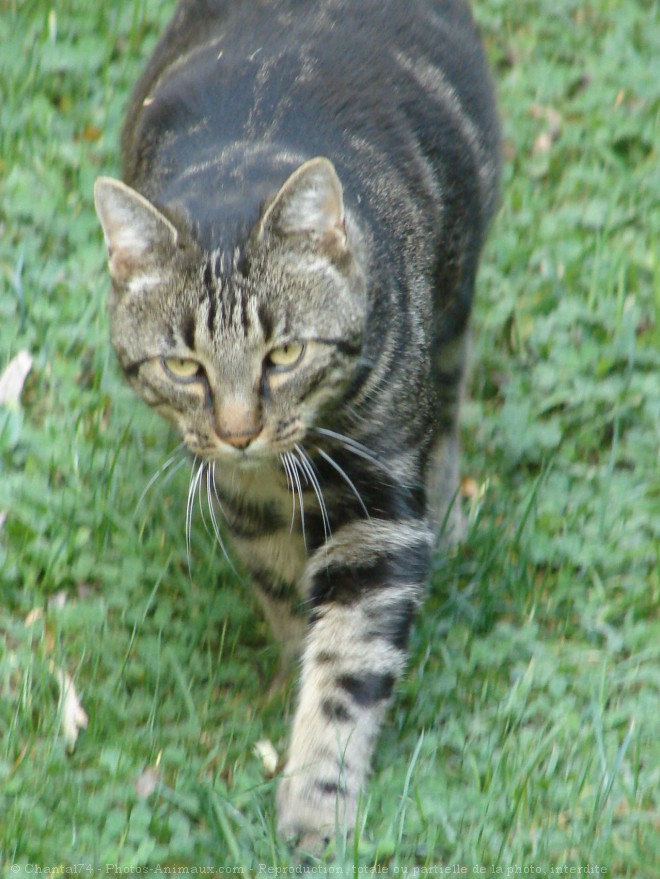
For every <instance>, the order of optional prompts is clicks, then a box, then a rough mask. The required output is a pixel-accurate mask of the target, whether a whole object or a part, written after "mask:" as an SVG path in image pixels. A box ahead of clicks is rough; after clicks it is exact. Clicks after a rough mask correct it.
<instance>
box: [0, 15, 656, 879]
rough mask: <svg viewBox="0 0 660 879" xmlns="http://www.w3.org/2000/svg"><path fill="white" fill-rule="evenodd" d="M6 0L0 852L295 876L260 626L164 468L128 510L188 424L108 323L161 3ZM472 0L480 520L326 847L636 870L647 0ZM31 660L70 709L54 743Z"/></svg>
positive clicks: (0, 38) (648, 213) (650, 762)
mask: <svg viewBox="0 0 660 879" xmlns="http://www.w3.org/2000/svg"><path fill="white" fill-rule="evenodd" d="M0 6H1V8H2V16H0V43H1V44H2V46H3V51H2V53H0V144H1V148H0V372H1V371H2V369H4V367H5V366H6V363H7V362H8V361H9V359H10V358H11V357H13V356H14V355H16V354H17V353H18V351H19V350H21V349H23V348H25V349H27V350H29V352H30V353H31V355H32V357H33V358H34V365H33V369H32V372H31V374H30V376H29V377H28V380H27V383H26V385H25V388H24V390H23V394H22V397H21V402H20V405H16V406H10V407H3V408H0V513H2V514H6V515H3V516H2V517H1V518H2V519H3V522H4V523H3V525H2V527H1V529H0V632H1V633H2V641H1V644H0V869H1V870H2V871H3V873H6V874H7V875H28V874H30V873H34V872H35V865H36V866H38V867H39V868H40V869H42V870H43V869H46V868H47V869H48V870H50V872H51V873H53V872H56V871H58V870H59V872H60V873H65V872H67V871H68V872H69V873H71V872H73V871H74V869H77V871H78V872H87V873H88V874H91V873H106V874H108V873H110V874H112V873H114V874H116V873H117V872H118V871H120V870H121V871H124V872H131V871H132V872H138V871H143V872H144V871H147V870H151V871H160V872H165V871H166V870H169V871H170V872H174V871H176V870H181V869H184V868H187V869H192V868H194V867H196V868H197V869H198V870H200V869H201V868H210V867H215V868H216V871H219V870H220V869H221V868H222V869H224V870H227V871H229V870H230V869H236V870H238V869H241V870H244V871H245V872H250V873H251V874H254V875H267V870H268V869H272V870H274V869H275V868H280V869H282V870H287V869H290V870H293V869H295V867H294V865H295V863H296V860H295V857H294V856H292V855H291V854H289V853H288V852H287V851H286V850H285V848H284V846H283V845H282V844H281V842H280V841H279V840H278V839H277V837H276V835H275V832H274V827H273V823H274V801H273V794H274V787H275V783H276V781H274V780H272V779H270V778H269V777H268V776H267V775H266V773H265V772H264V769H263V766H262V763H261V761H260V759H258V757H257V756H256V755H255V754H254V751H253V749H254V745H255V743H256V742H257V741H259V740H261V739H265V738H268V739H270V740H271V741H272V742H273V743H274V744H275V746H276V748H277V749H278V750H279V752H280V753H282V751H283V749H284V747H285V744H286V735H287V722H288V720H289V719H290V715H291V710H292V698H293V696H292V687H291V686H289V688H288V689H287V690H285V691H284V692H283V693H282V694H280V695H278V696H275V697H270V696H269V695H268V684H269V681H270V679H271V677H272V674H273V669H274V668H275V667H276V662H277V654H276V650H275V648H274V646H273V644H272V642H271V640H270V638H269V635H268V632H267V630H266V626H265V624H264V622H263V621H262V620H261V618H260V617H259V615H258V614H257V613H256V612H255V608H254V606H253V604H252V601H251V599H250V598H249V597H248V596H249V593H248V592H247V591H246V590H245V587H244V584H242V583H241V582H240V581H238V580H237V579H236V578H235V577H234V576H233V575H232V574H231V572H230V571H229V570H228V569H227V567H226V565H225V564H224V563H223V562H222V561H221V558H220V553H219V551H218V549H217V547H215V546H214V543H213V541H212V540H210V539H209V538H208V536H207V535H206V533H205V531H204V528H203V525H202V523H201V522H200V521H199V520H198V521H196V523H195V528H194V537H193V546H192V577H191V576H189V574H188V569H187V563H186V548H185V539H184V535H183V530H184V528H183V520H184V508H185V497H186V480H187V477H186V473H185V472H178V473H176V474H175V475H174V477H173V478H172V479H171V480H170V481H169V482H167V481H166V480H165V479H161V480H160V481H158V482H157V483H156V485H155V486H154V487H153V488H152V489H151V490H150V492H149V493H148V494H147V496H146V498H145V499H144V501H143V502H142V503H141V504H140V503H139V501H140V496H141V494H142V492H143V490H144V487H145V486H146V485H147V483H148V481H149V479H150V477H151V476H152V474H153V473H154V472H155V471H156V469H157V468H158V467H159V466H160V465H161V463H162V462H163V461H164V460H166V459H167V457H168V455H169V454H170V453H171V450H172V448H173V447H174V445H175V443H176V440H175V439H174V438H173V437H172V436H171V435H168V433H167V432H166V430H164V428H163V426H162V424H161V423H160V421H159V420H158V419H157V418H156V417H155V416H152V415H151V414H150V413H149V412H147V411H145V410H144V409H143V408H141V407H140V406H139V405H138V404H137V402H136V401H134V399H133V398H132V394H131V393H130V392H129V391H128V389H127V388H126V387H125V386H124V385H123V383H122V381H121V379H120V377H119V374H118V370H117V367H116V365H115V363H114V360H113V357H112V355H111V352H110V348H109V343H108V327H107V316H106V312H105V298H106V295H107V286H108V282H107V279H106V275H105V268H104V254H103V248H102V242H101V235H100V232H99V230H98V227H97V222H96V219H95V216H94V214H93V208H92V196H91V193H92V185H93V181H94V178H95V177H96V176H97V175H98V174H100V173H113V172H116V170H117V161H118V149H117V141H118V133H119V127H120V122H121V115H122V111H123V108H124V106H125V102H126V98H127V94H128V91H129V89H130V86H131V84H132V83H133V82H134V81H135V78H136V77H137V75H138V72H139V70H140V68H141V66H142V65H143V63H144V60H145V59H146V57H147V56H148V54H149V51H150V48H151V46H152V45H153V43H154V41H155V39H156V37H157V34H158V33H159V32H160V30H161V28H162V25H163V22H164V21H165V20H166V19H167V16H168V15H169V13H170V11H171V4H170V3H169V2H168V3H166V2H161V0H158V2H153V0H152V2H149V3H147V2H146V0H134V2H130V3H119V4H107V3H103V4H89V3H85V2H83V0H61V2H58V3H57V4H51V3H47V2H45V0H31V2H28V0H24V2H21V0H4V2H3V3H1V4H0ZM476 12H477V15H478V18H479V20H480V23H481V26H482V29H483V32H484V35H485V39H486V42H487V46H488V51H489V53H490V56H491V58H492V61H493V65H494V69H495V72H496V77H497V80H498V84H499V91H500V98H501V106H502V114H503V118H504V132H505V150H506V157H507V162H506V168H505V174H504V189H503V200H502V207H501V210H500V214H499V217H498V219H497V222H496V225H495V228H494V230H493V234H492V237H491V240H490V242H489V245H488V248H487V253H486V257H485V260H484V264H483V268H482V272H481V277H480V285H479V286H480V293H479V303H478V308H477V313H476V320H475V334H474V336H475V341H474V349H475V350H474V369H473V377H472V382H471V393H470V400H469V402H468V403H467V405H466V407H465V413H464V415H465V417H464V446H465V454H464V460H463V471H464V474H465V476H466V477H467V478H468V483H467V484H469V485H471V486H472V488H473V491H472V494H473V497H472V499H471V500H470V501H469V503H468V506H469V509H470V517H471V523H472V527H471V529H470V535H469V540H468V542H467V544H466V546H465V547H463V549H462V550H461V551H460V552H459V553H457V554H456V555H454V556H452V557H450V558H440V557H439V558H438V559H437V561H436V568H435V572H434V577H433V582H432V586H431V589H430V595H429V600H428V602H427V604H426V606H425V609H424V612H423V613H422V614H421V617H420V620H419V623H418V625H417V628H416V630H415V633H414V635H413V638H412V644H411V648H412V649H411V659H410V666H409V672H408V675H407V677H406V679H405V680H404V681H403V682H402V683H401V685H400V687H399V688H398V691H397V696H396V700H395V704H394V705H393V708H392V710H391V712H390V717H389V723H388V725H387V727H386V729H385V730H384V733H383V736H382V738H381V740H380V743H379V746H378V750H377V755H376V761H375V762H376V766H375V773H374V777H373V782H372V785H371V787H370V790H369V794H368V797H367V798H366V799H365V802H364V803H363V810H362V825H361V826H362V828H363V829H362V831H361V832H360V833H359V834H358V836H357V840H356V842H355V843H353V842H349V843H348V844H345V843H343V842H342V840H341V839H340V840H339V841H338V843H337V846H336V848H335V853H334V854H333V855H329V856H328V860H327V862H326V864H325V865H324V866H322V865H317V866H316V867H315V868H314V869H316V870H317V871H318V872H323V871H325V872H332V871H334V872H335V873H342V872H343V873H345V874H346V873H351V872H353V873H354V872H358V871H359V870H362V871H366V870H367V869H371V870H372V871H374V872H381V873H385V872H389V873H390V874H395V873H397V872H398V873H403V872H405V871H406V870H407V871H410V872H411V873H412V872H414V871H415V869H417V871H418V874H422V873H424V872H425V873H426V874H435V875H439V874H440V871H441V870H444V871H445V872H448V871H450V870H451V871H453V872H452V874H453V875H458V874H460V871H461V870H464V871H465V873H468V874H470V875H497V874H500V875H551V874H553V873H554V874H562V873H563V874H569V873H571V872H572V873H573V874H574V875H575V874H577V872H578V869H581V870H582V875H585V874H587V871H590V875H597V874H598V875H603V874H604V871H605V870H607V875H609V876H616V877H640V879H652V877H658V876H660V866H659V865H658V861H657V852H658V851H660V812H659V799H660V735H659V734H658V705H659V704H660V702H659V700H660V620H659V614H658V607H659V598H660V594H659V593H660V589H659V585H660V584H659V575H658V555H659V547H660V478H659V473H660V468H659V466H658V465H659V463H660V462H659V458H658V437H659V436H660V382H659V381H658V369H659V368H660V344H659V343H660V262H659V256H660V253H659V251H660V244H659V243H658V242H660V162H659V155H658V144H659V143H660V126H659V117H660V92H659V91H658V82H660V56H659V55H658V52H657V47H658V45H660V7H659V6H658V3H657V2H642V0H639V2H635V0H623V2H612V0H591V2H590V3H588V4H585V3H583V2H578V0H553V2H541V0H517V2H513V0H487V2H486V0H479V2H478V3H477V9H476ZM470 480H472V481H470ZM475 489H476V490H475ZM64 599H66V600H64ZM35 608H36V609H40V610H38V611H37V613H34V612H33V611H34V610H35ZM31 612H32V613H31ZM28 615H30V616H29V617H28ZM26 618H28V622H29V623H30V624H29V625H27V624H26ZM53 662H55V663H56V664H57V665H59V666H61V667H65V668H66V669H67V670H68V672H69V673H70V674H71V676H72V678H73V680H74V681H75V684H76V686H77V688H78V691H79V693H80V696H81V700H82V703H83V705H84V708H85V710H86V711H87V713H88V715H89V718H90V720H89V727H88V729H87V731H86V732H85V733H84V734H83V735H82V736H81V737H80V739H79V741H78V743H77V746H76V748H75V750H74V751H73V752H69V750H67V747H66V744H65V742H64V740H63V738H62V735H61V734H60V717H59V716H58V708H57V706H58V691H57V684H56V682H55V679H54V677H53V674H52V666H51V664H52V663H53ZM150 780H153V781H155V783H156V789H155V790H154V791H152V792H151V793H149V790H148V788H149V781H150ZM145 788H146V789H145ZM75 865H83V866H82V867H80V866H79V867H78V868H75ZM108 865H109V866H108ZM12 866H13V867H14V868H15V869H14V872H11V873H10V867H12ZM310 869H312V868H310ZM465 873H463V875H465ZM271 875H273V874H272V873H271Z"/></svg>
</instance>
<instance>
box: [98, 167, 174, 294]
mask: <svg viewBox="0 0 660 879" xmlns="http://www.w3.org/2000/svg"><path fill="white" fill-rule="evenodd" d="M94 204H95V206H96V213H97V214H98V218H99V220H100V221H101V226H102V227H103V235H104V236H105V243H106V245H107V248H108V267H109V269H110V276H111V278H112V279H113V280H114V281H116V283H117V284H119V285H121V286H128V285H129V284H130V282H131V281H133V280H139V279H140V277H142V276H145V275H150V274H153V272H154V269H155V268H156V267H157V265H158V264H159V262H160V261H161V260H162V257H163V250H165V251H167V250H171V249H173V248H174V247H175V246H176V243H177V238H178V233H177V230H176V228H175V227H174V226H173V225H172V223H170V221H169V220H168V219H167V217H165V216H164V215H163V214H161V212H160V211H159V210H158V209H157V208H155V207H154V206H153V205H152V204H151V202H149V201H147V199H146V198H145V197H144V196H142V195H140V193H139V192H136V191H135V190H134V189H131V187H130V186H127V185H126V184H125V183H122V182H121V181H120V180H114V179H113V178H111V177H99V178H98V179H97V181H96V183H95V184H94Z"/></svg>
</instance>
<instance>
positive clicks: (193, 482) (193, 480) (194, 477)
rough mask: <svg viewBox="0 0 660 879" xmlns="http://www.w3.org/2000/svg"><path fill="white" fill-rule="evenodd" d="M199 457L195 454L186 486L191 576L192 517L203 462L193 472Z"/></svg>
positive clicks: (187, 544)
mask: <svg viewBox="0 0 660 879" xmlns="http://www.w3.org/2000/svg"><path fill="white" fill-rule="evenodd" d="M198 460H199V459H198V458H197V456H196V455H195V458H194V459H193V463H192V469H191V471H190V485H189V487H188V503H187V505H186V557H187V559H188V574H189V575H190V576H191V577H192V569H191V565H190V546H191V540H192V517H193V510H194V507H195V494H196V492H197V486H198V485H199V481H200V479H201V478H202V471H203V469H204V462H202V463H201V464H200V465H199V467H198V468H197V472H196V473H195V467H197V461H198Z"/></svg>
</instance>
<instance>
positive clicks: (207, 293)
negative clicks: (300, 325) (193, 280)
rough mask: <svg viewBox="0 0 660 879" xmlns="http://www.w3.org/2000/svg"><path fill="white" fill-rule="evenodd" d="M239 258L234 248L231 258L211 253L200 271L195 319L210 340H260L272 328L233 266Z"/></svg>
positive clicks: (269, 319) (267, 335)
mask: <svg viewBox="0 0 660 879" xmlns="http://www.w3.org/2000/svg"><path fill="white" fill-rule="evenodd" d="M239 261H240V251H239V250H238V249H236V250H235V251H234V253H233V255H232V259H231V260H228V259H227V255H226V254H218V253H214V254H211V256H210V257H209V259H208V260H207V262H206V264H205V265H204V267H203V270H202V282H203V285H202V295H201V303H200V305H201V306H202V307H201V308H200V314H199V318H200V320H202V321H204V322H205V324H206V329H207V331H208V335H209V336H210V338H211V340H213V341H214V342H220V340H221V339H222V340H223V343H224V344H226V342H227V340H228V339H236V340H237V341H238V342H240V343H241V344H244V343H245V341H246V340H248V339H252V340H255V341H256V340H259V341H263V340H267V339H268V338H269V336H270V334H271V331H272V320H271V318H270V315H269V312H268V310H267V309H266V308H265V307H264V306H263V305H262V304H260V303H259V301H258V299H257V297H255V295H254V292H253V291H252V290H251V289H249V284H248V282H246V280H245V278H244V277H243V276H242V274H241V272H240V270H239V269H238V268H237V266H238V264H239ZM228 263H229V264H230V265H229V266H228V265H227V264H228ZM226 267H227V268H229V270H228V271H227V270H226ZM232 269H233V271H232ZM204 308H205V313H204Z"/></svg>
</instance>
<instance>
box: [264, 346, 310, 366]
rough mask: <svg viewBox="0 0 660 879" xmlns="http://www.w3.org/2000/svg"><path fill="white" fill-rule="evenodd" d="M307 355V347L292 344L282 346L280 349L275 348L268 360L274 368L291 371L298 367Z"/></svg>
mask: <svg viewBox="0 0 660 879" xmlns="http://www.w3.org/2000/svg"><path fill="white" fill-rule="evenodd" d="M304 353H305V346H304V345H303V344H302V342H290V343H289V344H288V345H282V346H281V347H280V348H273V350H272V351H271V352H270V354H269V355H268V360H269V361H270V363H271V364H272V365H273V366H279V367H281V368H282V369H291V367H293V366H296V365H297V364H298V363H299V362H300V361H301V360H302V357H303V354H304Z"/></svg>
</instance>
